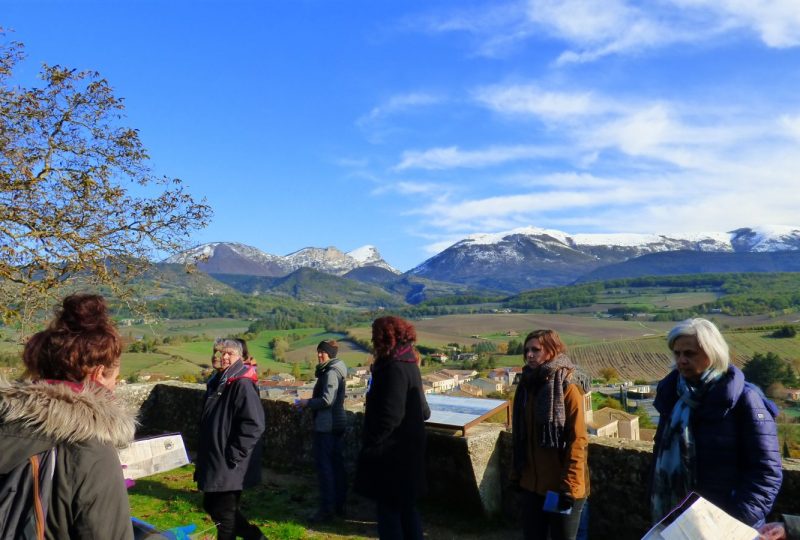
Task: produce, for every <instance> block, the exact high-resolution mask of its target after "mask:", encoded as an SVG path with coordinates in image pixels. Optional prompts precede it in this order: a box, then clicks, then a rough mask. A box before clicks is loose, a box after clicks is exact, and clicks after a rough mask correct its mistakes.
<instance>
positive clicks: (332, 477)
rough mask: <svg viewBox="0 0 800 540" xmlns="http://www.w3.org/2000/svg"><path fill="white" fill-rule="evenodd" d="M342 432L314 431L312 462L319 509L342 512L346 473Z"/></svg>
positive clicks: (345, 494) (345, 495) (344, 498)
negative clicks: (317, 483)
mask: <svg viewBox="0 0 800 540" xmlns="http://www.w3.org/2000/svg"><path fill="white" fill-rule="evenodd" d="M342 435H343V434H342V433H338V434H334V433H322V432H319V431H315V432H314V464H315V465H316V467H317V479H318V480H319V511H320V513H323V514H333V513H334V512H335V513H337V514H342V513H344V509H345V501H346V499H347V473H346V472H345V468H344V459H343V458H342Z"/></svg>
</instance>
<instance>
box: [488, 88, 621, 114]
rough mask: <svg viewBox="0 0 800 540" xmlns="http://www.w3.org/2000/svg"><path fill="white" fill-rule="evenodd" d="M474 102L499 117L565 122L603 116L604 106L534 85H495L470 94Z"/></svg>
mask: <svg viewBox="0 0 800 540" xmlns="http://www.w3.org/2000/svg"><path fill="white" fill-rule="evenodd" d="M473 96H474V98H475V100H476V101H477V102H478V103H481V104H483V105H484V106H486V107H488V108H489V109H492V110H494V111H497V112H499V113H502V114H526V115H534V116H540V117H543V118H565V117H571V116H584V115H590V114H600V113H603V112H606V109H608V107H609V106H610V105H609V104H608V103H601V102H599V101H598V100H597V99H596V98H595V97H594V96H593V95H592V93H591V92H572V93H569V92H554V91H547V90H542V89H541V88H540V87H538V86H537V85H533V84H528V85H508V86H504V85H495V86H488V87H484V88H480V89H478V90H476V91H475V92H474V93H473Z"/></svg>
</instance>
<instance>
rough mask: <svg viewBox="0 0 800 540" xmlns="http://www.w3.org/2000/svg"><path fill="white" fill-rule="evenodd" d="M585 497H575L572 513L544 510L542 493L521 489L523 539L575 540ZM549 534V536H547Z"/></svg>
mask: <svg viewBox="0 0 800 540" xmlns="http://www.w3.org/2000/svg"><path fill="white" fill-rule="evenodd" d="M585 502H586V499H577V500H576V501H575V503H574V504H573V505H572V513H570V514H559V513H557V512H545V511H544V510H542V506H544V495H539V494H538V493H533V492H531V491H527V490H522V493H521V496H520V504H521V505H522V508H521V509H520V510H521V513H522V532H523V535H524V538H525V540H547V539H548V538H550V539H552V540H575V538H576V535H577V534H578V525H579V524H580V521H581V514H582V513H583V504H584V503H585ZM548 534H549V536H548Z"/></svg>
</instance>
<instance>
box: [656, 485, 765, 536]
mask: <svg viewBox="0 0 800 540" xmlns="http://www.w3.org/2000/svg"><path fill="white" fill-rule="evenodd" d="M757 538H758V531H757V530H755V529H754V528H752V527H750V526H748V525H746V524H744V523H742V522H741V521H739V520H737V519H736V518H734V517H732V516H730V515H728V514H726V513H725V512H724V511H723V510H722V509H721V508H719V507H717V506H715V505H713V504H712V503H710V502H708V501H707V500H706V499H704V498H703V497H701V496H700V495H698V494H697V493H694V492H692V493H690V494H689V495H688V496H687V497H686V498H685V499H684V500H683V501H682V502H681V503H680V504H679V505H678V506H676V507H675V508H674V509H673V510H672V511H671V512H670V513H669V514H667V516H666V517H665V518H664V519H662V520H661V521H659V522H658V523H657V524H656V525H655V526H654V527H653V528H652V529H650V530H649V531H648V532H647V534H646V535H644V536H643V537H642V540H720V539H724V540H756V539H757Z"/></svg>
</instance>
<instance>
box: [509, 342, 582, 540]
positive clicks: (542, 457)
mask: <svg viewBox="0 0 800 540" xmlns="http://www.w3.org/2000/svg"><path fill="white" fill-rule="evenodd" d="M565 352H566V347H565V346H564V344H563V343H562V341H561V339H560V338H559V337H558V334H557V333H556V332H555V331H554V330H536V331H534V332H531V333H530V334H528V335H527V337H526V338H525V346H524V349H523V357H524V359H525V367H524V368H523V370H522V377H521V379H520V383H519V386H518V387H517V392H516V394H515V395H514V415H513V439H514V478H513V481H514V482H517V483H518V484H519V487H520V488H521V489H520V492H521V503H522V508H521V514H522V523H523V532H524V537H525V538H526V539H541V540H545V539H547V538H548V534H549V535H550V536H549V538H552V540H562V539H567V540H574V539H575V536H576V534H577V530H578V524H579V522H580V517H581V511H582V510H583V505H584V503H585V502H586V498H587V497H588V496H589V467H588V465H587V461H586V458H587V447H588V436H587V434H586V424H585V422H584V415H583V397H584V394H583V391H582V390H581V388H580V387H579V386H578V385H576V384H574V383H572V382H571V379H572V374H573V372H574V371H575V365H574V364H573V363H572V361H571V360H570V359H569V357H568V356H567V355H566V354H565ZM548 492H550V495H548ZM546 499H548V500H547V503H546V502H545V501H546Z"/></svg>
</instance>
